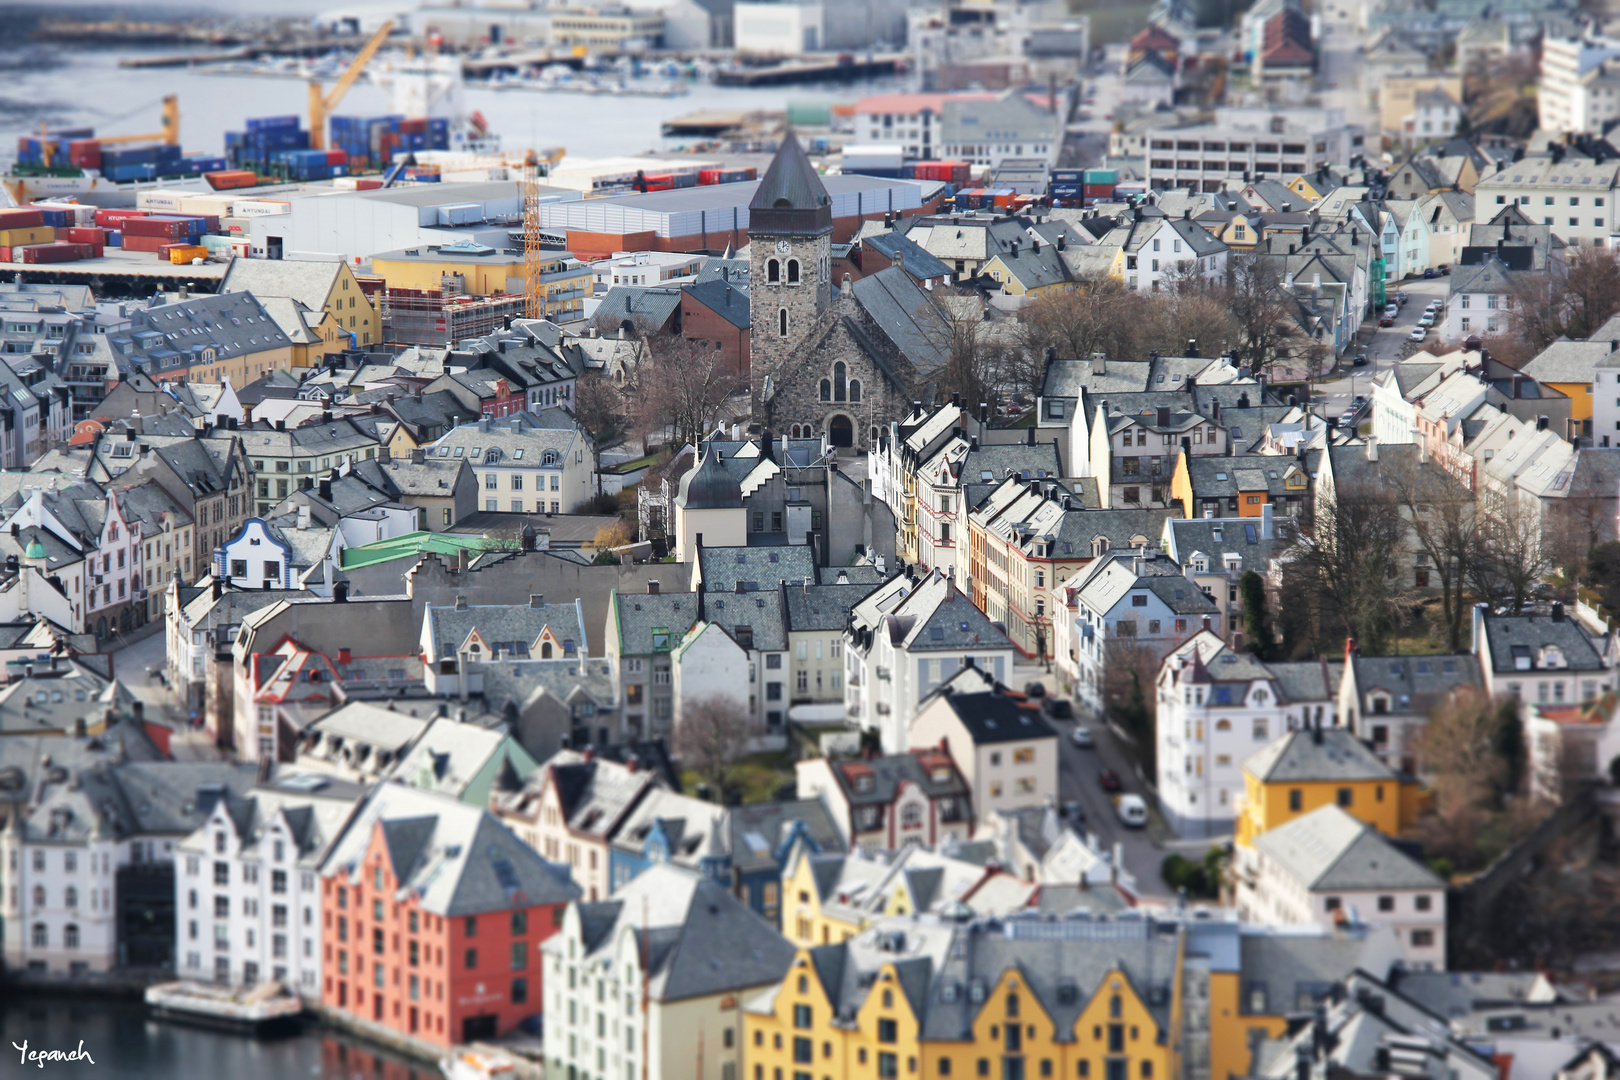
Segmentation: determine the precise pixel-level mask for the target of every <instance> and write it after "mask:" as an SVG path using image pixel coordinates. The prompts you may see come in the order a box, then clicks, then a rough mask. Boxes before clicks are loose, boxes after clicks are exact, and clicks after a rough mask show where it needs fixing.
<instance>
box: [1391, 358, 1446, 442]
mask: <svg viewBox="0 0 1620 1080" xmlns="http://www.w3.org/2000/svg"><path fill="white" fill-rule="evenodd" d="M1463 356H1464V354H1463V353H1447V354H1446V355H1445V356H1443V357H1442V356H1435V355H1434V354H1433V353H1431V352H1428V351H1427V350H1425V351H1423V352H1418V353H1413V354H1412V355H1411V356H1409V357H1407V358H1406V359H1405V360H1403V361H1400V362H1399V363H1396V364H1391V365H1390V366H1389V367H1388V368H1387V369H1385V370H1384V371H1381V372H1379V373H1378V375H1377V376H1376V377H1374V379H1373V387H1372V393H1371V394H1370V395H1369V397H1370V398H1371V403H1372V425H1373V429H1372V433H1373V435H1375V436H1376V437H1377V439H1378V442H1379V443H1380V444H1381V445H1384V446H1395V445H1398V444H1400V443H1409V442H1416V441H1417V438H1416V436H1415V435H1414V432H1415V431H1416V430H1417V402H1418V401H1419V400H1420V399H1421V398H1423V397H1424V395H1426V394H1428V392H1429V391H1430V390H1433V389H1434V388H1435V387H1437V386H1439V385H1440V384H1441V383H1442V382H1444V381H1445V379H1446V378H1447V377H1448V376H1450V375H1452V374H1454V373H1456V372H1458V371H1460V370H1462V366H1463Z"/></svg>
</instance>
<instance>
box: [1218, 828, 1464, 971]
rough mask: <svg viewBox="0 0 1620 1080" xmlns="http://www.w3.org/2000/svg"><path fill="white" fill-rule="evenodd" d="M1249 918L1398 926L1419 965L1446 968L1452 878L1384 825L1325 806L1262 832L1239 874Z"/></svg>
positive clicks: (1409, 957) (1404, 950) (1407, 954)
mask: <svg viewBox="0 0 1620 1080" xmlns="http://www.w3.org/2000/svg"><path fill="white" fill-rule="evenodd" d="M1237 908H1238V914H1239V917H1240V918H1242V919H1243V921H1244V922H1253V923H1262V924H1266V925H1271V926H1293V925H1299V924H1302V923H1325V924H1327V925H1329V926H1333V925H1337V924H1338V923H1339V922H1340V921H1341V920H1344V919H1346V918H1349V919H1352V920H1353V921H1355V922H1360V923H1365V924H1367V925H1369V926H1372V927H1386V926H1387V927H1390V928H1392V929H1393V931H1394V935H1395V938H1396V940H1398V941H1399V942H1400V945H1401V959H1402V960H1403V961H1404V962H1405V963H1406V966H1407V967H1408V968H1409V969H1411V970H1413V971H1444V970H1445V967H1446V883H1445V881H1444V880H1443V879H1442V878H1441V877H1440V876H1439V875H1438V874H1436V873H1435V872H1434V871H1433V870H1430V869H1429V868H1428V867H1427V866H1424V865H1423V864H1422V863H1420V862H1418V861H1417V860H1416V859H1413V858H1412V857H1411V856H1410V855H1408V854H1407V853H1406V852H1404V851H1402V850H1401V849H1400V848H1398V847H1396V846H1395V845H1394V844H1392V843H1390V841H1389V840H1387V839H1386V838H1384V837H1383V836H1382V835H1380V834H1379V832H1378V830H1377V829H1375V828H1373V827H1372V826H1371V825H1368V824H1366V823H1365V822H1363V821H1359V820H1357V819H1356V818H1355V817H1353V816H1351V815H1350V814H1348V813H1346V812H1345V811H1343V810H1341V809H1339V807H1337V806H1324V807H1321V808H1320V809H1317V810H1313V811H1312V812H1310V813H1309V814H1305V815H1304V816H1302V817H1298V818H1295V819H1294V820H1293V821H1290V822H1288V823H1287V824H1285V825H1279V826H1277V827H1276V828H1275V829H1268V830H1267V831H1266V832H1263V833H1261V834H1260V835H1259V836H1257V837H1255V838H1254V856H1253V858H1251V859H1249V860H1248V862H1247V865H1246V866H1245V868H1244V870H1243V872H1241V873H1240V874H1239V875H1238V877H1237Z"/></svg>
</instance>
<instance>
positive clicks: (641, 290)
mask: <svg viewBox="0 0 1620 1080" xmlns="http://www.w3.org/2000/svg"><path fill="white" fill-rule="evenodd" d="M680 309H681V288H680V286H678V285H677V286H642V285H615V286H613V287H612V288H610V289H609V290H608V291H607V293H606V294H605V295H603V297H602V302H601V303H600V304H598V305H597V308H596V314H595V315H594V316H592V317H593V318H597V319H605V318H608V317H610V316H611V317H612V318H614V319H618V320H621V321H622V320H624V319H628V320H630V321H631V322H632V323H636V322H644V323H646V324H647V325H648V326H650V327H652V328H654V329H658V328H661V327H663V326H665V325H667V324H668V323H669V321H670V319H671V318H672V317H673V316H674V314H675V313H676V312H677V311H679V310H680Z"/></svg>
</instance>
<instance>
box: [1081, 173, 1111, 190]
mask: <svg viewBox="0 0 1620 1080" xmlns="http://www.w3.org/2000/svg"><path fill="white" fill-rule="evenodd" d="M1082 182H1083V183H1085V184H1086V185H1087V186H1091V185H1102V184H1107V185H1108V186H1109V187H1113V186H1114V185H1115V184H1117V183H1119V170H1118V169H1087V170H1086V172H1085V176H1084V177H1083V178H1082Z"/></svg>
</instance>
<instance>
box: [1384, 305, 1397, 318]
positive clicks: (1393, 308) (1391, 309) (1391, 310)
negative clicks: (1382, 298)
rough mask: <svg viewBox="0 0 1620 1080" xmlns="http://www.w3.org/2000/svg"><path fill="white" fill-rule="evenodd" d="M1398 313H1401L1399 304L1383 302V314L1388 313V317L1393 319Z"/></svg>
mask: <svg viewBox="0 0 1620 1080" xmlns="http://www.w3.org/2000/svg"><path fill="white" fill-rule="evenodd" d="M1400 313H1401V305H1399V304H1385V305H1384V314H1385V315H1388V316H1389V317H1390V318H1392V319H1393V318H1394V317H1395V316H1397V315H1399V314H1400Z"/></svg>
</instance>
